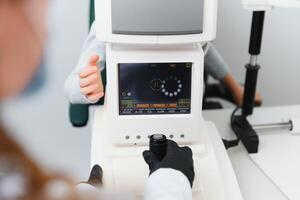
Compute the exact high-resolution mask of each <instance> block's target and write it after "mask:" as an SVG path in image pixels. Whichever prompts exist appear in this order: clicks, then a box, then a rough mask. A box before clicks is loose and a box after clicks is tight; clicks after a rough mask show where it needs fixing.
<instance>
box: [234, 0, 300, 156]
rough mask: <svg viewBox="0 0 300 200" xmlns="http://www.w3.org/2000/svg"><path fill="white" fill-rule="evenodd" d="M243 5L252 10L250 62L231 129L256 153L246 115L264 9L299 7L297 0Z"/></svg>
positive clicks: (254, 0) (256, 0) (250, 105)
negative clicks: (241, 99)
mask: <svg viewBox="0 0 300 200" xmlns="http://www.w3.org/2000/svg"><path fill="white" fill-rule="evenodd" d="M243 6H244V7H245V8H246V9H249V10H252V11H253V14H252V26H251V35H250V44H249V54H250V62H249V64H247V65H246V70H247V72H246V80H245V94H244V99H243V106H242V114H241V115H236V116H234V117H233V120H232V122H231V123H232V129H233V131H234V132H235V134H236V135H237V137H238V138H239V139H240V140H241V141H242V143H243V144H244V146H245V148H246V149H247V151H248V153H257V152H258V147H259V137H258V135H257V133H256V131H255V130H254V128H253V126H251V124H250V123H249V121H248V119H247V117H248V116H250V115H252V114H253V109H254V98H255V92H256V84H257V77H258V71H259V69H260V65H259V64H258V62H257V59H258V56H259V55H260V51H261V43H262V36H263V27H264V19H265V12H266V10H269V9H272V8H273V7H275V6H283V7H295V8H300V1H299V0H243Z"/></svg>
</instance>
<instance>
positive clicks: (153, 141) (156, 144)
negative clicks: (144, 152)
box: [150, 134, 168, 161]
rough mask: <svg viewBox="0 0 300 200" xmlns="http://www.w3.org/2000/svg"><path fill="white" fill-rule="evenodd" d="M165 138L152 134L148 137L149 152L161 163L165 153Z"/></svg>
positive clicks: (161, 135)
mask: <svg viewBox="0 0 300 200" xmlns="http://www.w3.org/2000/svg"><path fill="white" fill-rule="evenodd" d="M167 142H168V141H167V137H166V136H165V135H163V134H154V135H152V136H151V137H150V151H151V152H153V153H154V154H155V156H156V157H157V158H158V160H159V161H161V160H162V159H163V158H164V157H165V155H166V152H167Z"/></svg>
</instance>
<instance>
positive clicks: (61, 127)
mask: <svg viewBox="0 0 300 200" xmlns="http://www.w3.org/2000/svg"><path fill="white" fill-rule="evenodd" d="M250 22H251V13H250V12H249V11H245V10H243V9H242V8H241V5H240V0H231V1H220V10H219V23H218V35H217V36H218V38H217V40H216V45H217V47H218V48H219V50H220V51H221V53H222V54H223V55H224V57H225V59H226V60H227V61H228V63H229V64H230V65H231V66H232V71H233V73H234V75H236V77H237V78H238V80H240V81H243V80H244V72H245V70H244V65H245V63H247V62H248V54H247V49H248V40H249V31H250ZM299 24H300V10H293V9H276V10H275V11H271V12H269V13H268V14H267V16H266V26H265V34H264V40H263V49H262V56H261V57H260V58H259V62H260V63H261V65H262V70H261V71H260V75H259V90H260V92H261V93H262V95H263V97H264V102H265V105H279V104H292V103H293V104H295V103H300V92H299V89H298V87H299V86H300V79H299V78H298V77H299V75H300V25H299ZM87 29H88V0H63V1H61V0H60V1H52V5H51V9H50V19H49V42H48V47H47V51H46V61H47V75H48V79H47V85H46V86H45V88H43V91H42V92H40V93H39V94H37V95H35V96H32V97H30V98H23V99H20V100H18V101H16V102H11V103H7V104H5V105H4V110H3V113H4V119H5V121H6V123H7V124H9V126H10V128H11V129H12V130H13V132H14V133H15V134H14V135H15V136H16V138H17V139H18V140H19V141H20V142H21V143H22V144H23V146H25V147H26V149H27V150H28V151H29V152H30V153H31V154H32V155H33V156H34V157H35V158H36V159H38V160H39V161H40V162H41V163H43V164H44V165H45V166H48V167H50V168H54V169H59V170H68V172H70V173H71V174H73V175H74V176H76V177H77V178H78V179H79V180H84V179H85V178H86V176H87V175H88V169H89V145H90V128H89V127H88V128H84V129H74V128H72V127H71V126H70V124H69V121H68V102H67V100H66V99H65V98H64V95H63V83H64V80H65V78H66V77H67V75H68V73H69V72H70V71H71V70H72V68H73V67H74V66H75V64H76V62H77V58H78V55H79V52H80V47H81V44H82V42H83V40H84V38H85V36H86V34H87ZM298 67H299V68H298Z"/></svg>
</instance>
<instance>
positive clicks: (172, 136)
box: [125, 134, 185, 140]
mask: <svg viewBox="0 0 300 200" xmlns="http://www.w3.org/2000/svg"><path fill="white" fill-rule="evenodd" d="M150 136H151V135H148V136H147V138H148V139H150ZM179 137H180V138H185V135H184V134H181V135H179ZM135 138H136V139H138V140H140V139H142V136H141V135H137V136H135ZM168 138H170V139H174V138H175V136H174V135H173V134H170V135H169V136H168ZM125 139H126V140H129V139H130V136H129V135H126V136H125Z"/></svg>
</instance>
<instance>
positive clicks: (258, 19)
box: [231, 11, 265, 153]
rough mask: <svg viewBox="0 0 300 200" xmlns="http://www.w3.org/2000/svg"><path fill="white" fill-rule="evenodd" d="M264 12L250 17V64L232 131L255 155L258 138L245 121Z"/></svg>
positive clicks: (251, 100) (249, 109)
mask: <svg viewBox="0 0 300 200" xmlns="http://www.w3.org/2000/svg"><path fill="white" fill-rule="evenodd" d="M264 18H265V11H255V12H253V15H252V26H251V36H250V44H249V54H250V63H249V64H247V65H246V70H247V72H246V81H245V92H244V99H243V106H242V114H241V115H237V116H234V117H233V120H232V122H231V123H232V129H233V131H234V132H235V134H236V135H237V137H238V138H239V139H240V140H241V141H242V143H243V144H244V146H245V147H246V149H247V151H248V153H257V152H258V145H259V138H258V136H257V134H256V132H255V130H254V129H253V127H252V126H251V125H250V123H249V122H248V120H247V116H249V115H252V113H253V108H254V100H255V93H256V84H257V76H258V70H259V69H260V66H259V65H258V64H257V57H258V55H259V54H260V50H261V41H262V35H263V26H264Z"/></svg>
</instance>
